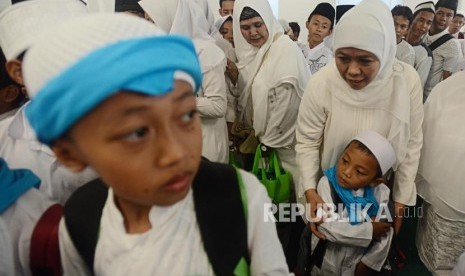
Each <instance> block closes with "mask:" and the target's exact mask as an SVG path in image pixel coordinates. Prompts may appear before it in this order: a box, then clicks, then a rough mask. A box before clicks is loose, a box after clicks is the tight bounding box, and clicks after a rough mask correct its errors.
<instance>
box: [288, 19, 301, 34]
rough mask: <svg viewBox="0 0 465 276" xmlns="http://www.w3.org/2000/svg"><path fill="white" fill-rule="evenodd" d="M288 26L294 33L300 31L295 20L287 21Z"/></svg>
mask: <svg viewBox="0 0 465 276" xmlns="http://www.w3.org/2000/svg"><path fill="white" fill-rule="evenodd" d="M289 27H291V29H292V32H293V33H295V34H298V33H300V26H299V23H297V22H289Z"/></svg>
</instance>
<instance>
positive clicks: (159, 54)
mask: <svg viewBox="0 0 465 276" xmlns="http://www.w3.org/2000/svg"><path fill="white" fill-rule="evenodd" d="M176 71H182V72H185V73H187V74H188V75H190V76H191V77H192V78H193V80H194V82H195V85H196V87H195V89H194V90H195V91H197V90H198V88H199V87H200V85H201V82H202V73H201V69H200V64H199V61H198V58H197V54H196V51H195V48H194V45H193V43H192V41H191V40H190V39H188V38H186V37H182V36H174V35H165V36H156V37H147V38H137V39H130V40H126V41H122V42H117V43H115V44H111V45H109V46H106V47H104V48H101V49H98V50H96V51H94V52H92V53H90V54H89V55H87V56H86V57H84V58H83V59H81V60H79V61H78V62H77V63H75V64H74V65H72V66H71V67H69V68H68V69H66V70H65V71H63V73H61V74H59V75H58V76H57V77H56V78H54V79H52V80H51V81H49V82H48V83H47V84H46V85H45V86H44V87H43V88H42V89H41V90H40V91H39V92H38V93H37V96H36V97H35V98H33V100H32V101H31V103H30V104H29V105H28V107H27V108H26V115H27V118H28V119H29V122H30V124H31V126H32V127H33V128H34V130H35V131H36V133H37V137H38V139H39V141H41V142H42V143H45V144H48V145H51V144H52V142H53V141H54V140H56V139H58V138H60V137H61V136H62V135H64V134H65V133H66V132H67V131H68V130H69V129H70V128H71V127H72V126H73V125H74V124H75V123H77V122H78V121H79V120H80V119H81V118H82V117H84V116H85V115H86V114H87V113H89V112H90V111H92V110H93V109H94V108H95V107H96V106H97V105H99V104H100V103H102V102H103V101H105V100H106V99H108V98H109V97H111V96H112V95H114V94H116V93H118V92H119V91H121V90H128V91H134V92H136V93H141V94H145V95H150V96H160V95H164V94H166V93H168V92H170V91H172V90H173V86H174V73H175V72H176Z"/></svg>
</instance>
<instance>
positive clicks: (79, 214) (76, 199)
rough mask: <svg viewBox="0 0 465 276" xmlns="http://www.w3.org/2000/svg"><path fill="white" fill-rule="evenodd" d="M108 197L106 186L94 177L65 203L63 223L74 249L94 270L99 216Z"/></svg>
mask: <svg viewBox="0 0 465 276" xmlns="http://www.w3.org/2000/svg"><path fill="white" fill-rule="evenodd" d="M107 197H108V187H107V186H105V185H104V184H103V182H102V181H101V180H100V179H96V180H94V181H92V182H89V183H87V184H86V185H84V186H82V187H80V188H79V189H77V190H76V192H74V193H73V195H72V196H71V197H70V198H69V199H68V201H67V202H66V204H65V223H66V228H67V230H68V233H69V236H70V237H71V240H72V241H73V244H74V246H75V247H76V250H77V251H78V252H79V254H80V255H81V257H82V259H83V260H84V262H85V263H86V264H87V266H88V268H89V271H91V272H93V271H94V256H95V248H96V246H97V240H98V232H99V228H100V218H101V217H102V211H103V207H104V205H105V202H106V200H107Z"/></svg>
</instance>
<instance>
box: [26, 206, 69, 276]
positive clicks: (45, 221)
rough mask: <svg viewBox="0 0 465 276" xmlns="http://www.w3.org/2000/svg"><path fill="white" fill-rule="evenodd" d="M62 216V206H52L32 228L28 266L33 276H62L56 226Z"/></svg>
mask: <svg viewBox="0 0 465 276" xmlns="http://www.w3.org/2000/svg"><path fill="white" fill-rule="evenodd" d="M62 215H63V206H62V205H60V204H53V205H52V206H50V207H48V209H47V210H46V211H45V212H44V213H43V214H42V216H41V217H40V219H39V221H37V223H36V225H35V226H34V230H33V231H32V235H31V248H30V251H29V260H30V262H29V266H30V268H31V273H32V275H34V276H39V275H49V276H59V275H62V269H61V260H60V246H59V243H58V225H59V224H60V220H61V217H62Z"/></svg>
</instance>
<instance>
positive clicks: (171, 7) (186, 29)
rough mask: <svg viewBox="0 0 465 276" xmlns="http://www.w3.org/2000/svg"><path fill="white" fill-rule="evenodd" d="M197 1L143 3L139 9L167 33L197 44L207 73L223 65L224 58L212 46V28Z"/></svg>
mask: <svg viewBox="0 0 465 276" xmlns="http://www.w3.org/2000/svg"><path fill="white" fill-rule="evenodd" d="M196 1H198V0H196ZM196 1H192V0H141V1H139V5H140V6H141V7H142V8H143V9H144V11H145V12H146V13H147V14H148V15H149V16H150V18H152V20H153V21H154V22H155V24H156V25H157V26H159V27H160V28H162V29H163V30H164V31H166V32H167V33H170V34H178V35H185V36H188V37H190V38H191V39H192V40H193V41H194V44H195V48H196V50H197V55H198V56H199V60H200V64H201V66H202V72H203V73H205V72H207V71H209V70H211V69H212V68H213V67H215V66H217V65H218V64H219V63H221V62H224V60H225V56H224V54H222V51H221V49H219V48H218V47H216V46H212V44H213V45H214V44H215V40H214V39H213V37H212V36H210V35H209V32H210V25H209V23H208V22H207V18H206V15H205V12H204V11H203V10H202V8H201V7H200V6H199V5H198V4H197V3H196ZM207 48H208V49H209V50H206V49H207ZM216 48H218V49H216ZM207 52H208V53H207Z"/></svg>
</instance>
